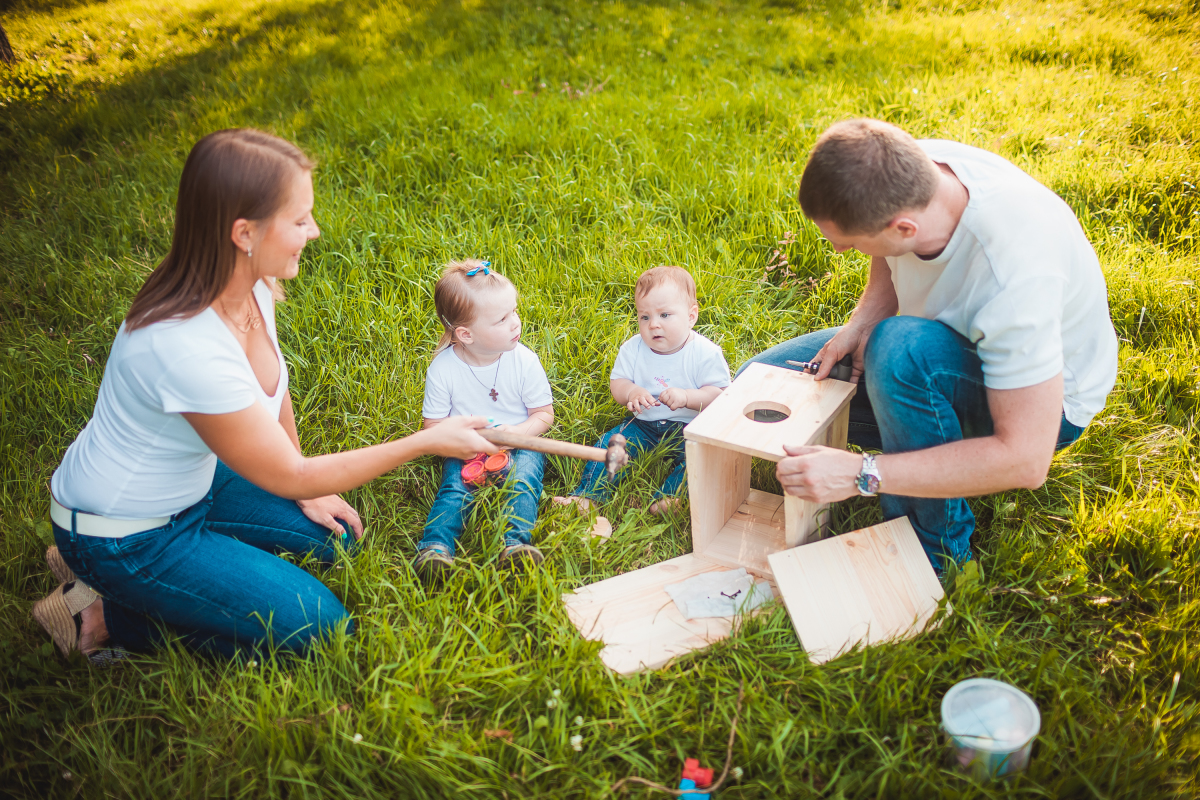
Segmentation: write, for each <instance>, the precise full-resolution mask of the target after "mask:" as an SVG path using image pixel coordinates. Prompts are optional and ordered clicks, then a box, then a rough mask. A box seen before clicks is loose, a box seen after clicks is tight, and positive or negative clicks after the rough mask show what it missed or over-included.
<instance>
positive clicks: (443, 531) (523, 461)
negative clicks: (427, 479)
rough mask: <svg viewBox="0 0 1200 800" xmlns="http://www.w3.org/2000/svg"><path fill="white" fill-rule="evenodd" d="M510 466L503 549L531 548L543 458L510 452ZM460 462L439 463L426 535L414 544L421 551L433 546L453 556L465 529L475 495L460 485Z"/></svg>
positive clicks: (505, 488) (535, 454)
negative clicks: (438, 481) (439, 480)
mask: <svg viewBox="0 0 1200 800" xmlns="http://www.w3.org/2000/svg"><path fill="white" fill-rule="evenodd" d="M508 454H509V457H510V458H512V463H511V464H510V465H509V468H508V477H507V478H505V480H504V491H505V492H506V493H507V497H506V498H505V500H504V512H505V513H506V514H507V515H508V525H507V526H506V528H505V531H504V545H505V546H506V547H507V546H510V545H514V544H531V543H532V542H533V537H532V533H533V526H534V523H536V522H537V515H538V500H540V499H541V497H542V472H543V470H544V468H545V464H546V458H545V456H543V455H542V454H541V453H538V452H535V451H533V450H510V451H509V453H508ZM462 467H463V462H462V461H460V460H459V459H457V458H447V459H446V460H445V461H444V462H442V485H441V487H439V488H438V493H437V497H435V498H434V500H433V506H432V507H431V508H430V509H429V517H428V518H427V519H426V521H425V533H424V534H423V535H422V536H421V541H419V542H417V549H418V550H422V549H424V548H426V547H430V546H432V545H437V546H439V547H443V548H445V550H446V552H447V553H449V554H450V555H451V556H453V555H454V545H455V543H456V542H458V537H460V536H462V532H463V528H465V527H466V515H467V513H468V512H469V511H470V510H471V505H472V504H473V503H474V502H475V492H474V491H472V490H471V488H470V487H469V486H467V485H466V484H465V483H463V479H462Z"/></svg>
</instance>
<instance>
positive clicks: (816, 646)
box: [769, 517, 944, 664]
mask: <svg viewBox="0 0 1200 800" xmlns="http://www.w3.org/2000/svg"><path fill="white" fill-rule="evenodd" d="M769 560H770V564H771V569H772V571H773V572H774V575H775V582H776V584H777V585H778V586H779V593H780V595H781V596H782V597H783V601H784V603H785V605H786V606H787V609H788V614H789V615H791V618H792V625H793V626H794V627H795V629H796V635H797V637H799V639H800V642H801V645H802V646H803V647H804V649H805V651H806V652H807V653H808V657H809V659H810V660H812V661H813V663H817V664H820V663H824V662H825V661H828V660H829V659H831V658H834V657H836V656H837V655H839V654H841V653H843V652H845V651H846V650H848V649H850V648H852V647H854V646H855V645H856V644H859V643H862V644H864V645H870V644H877V643H880V642H885V641H890V640H893V639H896V638H907V637H910V636H913V635H915V634H916V633H918V632H919V631H920V630H922V629H923V628H924V626H925V623H926V622H927V621H928V620H929V618H930V617H931V616H932V615H933V613H934V612H935V611H936V610H937V604H938V601H939V600H941V598H942V597H943V595H944V593H943V591H942V586H941V583H940V582H939V581H938V579H937V576H936V575H935V574H934V572H933V567H932V566H930V564H929V560H928V559H927V558H925V555H924V552H923V551H922V550H921V545H920V542H919V541H918V539H917V534H916V532H915V531H914V530H913V529H912V525H911V524H910V523H909V521H908V519H907V518H904V517H902V518H900V519H896V520H890V521H888V522H884V523H882V524H880V525H875V526H873V527H871V528H864V529H863V530H861V531H855V532H853V533H847V534H843V535H842V536H835V537H833V538H830V539H825V540H824V541H820V542H816V543H814V544H811V545H808V546H805V547H798V548H794V549H791V550H785V551H783V552H779V553H775V554H773V555H771V556H770V557H769Z"/></svg>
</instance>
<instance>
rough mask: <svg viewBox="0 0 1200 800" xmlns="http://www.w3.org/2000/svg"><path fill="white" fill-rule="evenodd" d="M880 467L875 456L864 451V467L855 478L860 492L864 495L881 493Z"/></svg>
mask: <svg viewBox="0 0 1200 800" xmlns="http://www.w3.org/2000/svg"><path fill="white" fill-rule="evenodd" d="M879 481H880V475H879V467H877V466H875V456H872V455H868V454H866V453H863V463H862V469H861V470H859V471H858V476H857V477H855V479H854V485H855V486H857V487H858V493H859V494H861V495H862V496H863V497H874V496H875V495H877V494H879Z"/></svg>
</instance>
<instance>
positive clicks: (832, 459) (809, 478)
mask: <svg viewBox="0 0 1200 800" xmlns="http://www.w3.org/2000/svg"><path fill="white" fill-rule="evenodd" d="M783 451H784V452H785V453H787V454H788V458H785V459H783V460H782V461H780V462H779V464H778V465H777V466H776V467H775V477H777V478H779V483H780V485H782V486H783V490H784V492H786V493H787V494H790V495H793V496H795V497H799V498H800V499H801V500H809V501H811V502H813V503H836V502H837V501H839V500H845V499H846V498H847V497H854V496H855V495H857V494H858V486H856V485H855V482H854V479H855V478H857V477H858V473H859V471H860V470H861V469H862V456H860V455H858V454H857V453H848V452H846V451H845V450H839V449H837V448H834V447H821V446H813V447H808V446H802V447H793V446H791V445H786V444H785V445H784V446H783Z"/></svg>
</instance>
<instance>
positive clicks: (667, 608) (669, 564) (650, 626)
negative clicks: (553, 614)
mask: <svg viewBox="0 0 1200 800" xmlns="http://www.w3.org/2000/svg"><path fill="white" fill-rule="evenodd" d="M725 569H726V568H725V567H722V566H719V565H717V564H714V563H713V562H711V561H707V560H704V559H701V558H697V557H695V556H694V555H692V554H688V555H684V556H679V557H678V558H673V559H670V560H669V561H664V562H662V563H660V564H654V565H652V566H649V567H645V568H644V569H640V570H635V571H633V572H628V573H625V574H624V575H617V576H616V577H613V578H609V579H607V580H604V581H600V582H598V583H594V584H591V585H589V586H582V587H580V588H579V589H577V590H576V591H575V592H573V593H570V594H565V595H563V602H564V604H565V605H566V608H567V616H568V617H569V618H570V620H571V623H572V624H573V625H575V627H576V628H577V629H578V630H579V632H580V634H581V635H583V637H584V638H586V639H591V640H599V641H603V642H604V645H605V646H604V648H603V649H602V650H601V651H600V659H601V661H603V662H604V663H605V664H606V665H607V666H609V667H610V668H611V669H613V670H614V671H616V672H618V673H620V674H630V673H633V672H638V671H641V670H644V669H657V668H658V667H661V666H662V665H664V664H666V663H667V662H668V661H670V660H671V659H672V658H675V657H676V656H679V655H683V654H685V653H690V652H692V651H694V650H698V649H701V648H704V647H707V646H709V645H710V644H712V643H713V642H716V641H719V640H721V639H724V638H726V637H727V636H729V635H730V633H731V632H732V631H733V630H734V625H735V618H733V617H714V618H708V619H693V620H689V619H684V618H683V615H682V614H681V613H680V612H679V608H678V607H677V606H676V605H675V603H674V601H672V600H671V596H670V595H668V594H667V593H666V590H665V589H663V587H664V586H666V585H667V584H671V583H679V582H681V581H684V580H687V579H688V578H690V577H692V576H694V575H699V574H701V573H704V572H719V571H724V570H725Z"/></svg>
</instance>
